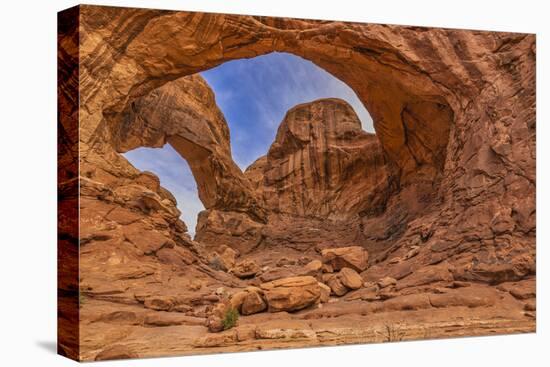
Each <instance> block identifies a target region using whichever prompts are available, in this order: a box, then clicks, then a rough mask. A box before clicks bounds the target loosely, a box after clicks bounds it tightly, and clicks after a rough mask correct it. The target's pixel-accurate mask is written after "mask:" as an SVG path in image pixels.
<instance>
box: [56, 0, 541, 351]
mask: <svg viewBox="0 0 550 367" xmlns="http://www.w3.org/2000/svg"><path fill="white" fill-rule="evenodd" d="M76 13H78V15H79V22H80V23H79V27H75V26H74V25H75V24H72V27H71V26H70V25H71V22H69V21H67V20H65V21H64V24H65V25H66V26H62V27H61V28H60V56H59V57H60V60H61V63H60V65H61V69H62V72H61V73H60V75H61V83H60V124H61V125H60V126H61V127H63V129H67V128H69V127H70V126H71V124H73V125H74V124H75V122H76V121H78V120H79V121H80V129H79V130H78V134H77V133H75V131H63V129H62V131H61V132H62V133H61V134H60V145H61V146H64V149H63V150H61V157H60V162H62V163H63V164H62V165H61V167H60V173H59V177H60V184H59V187H60V193H61V194H66V195H61V196H60V208H64V207H67V208H68V210H69V211H70V210H73V211H74V210H76V206H75V205H76V204H77V202H76V201H75V197H74V191H75V190H70V188H73V189H74V188H75V187H77V186H75V185H76V183H78V184H79V186H80V204H79V205H80V208H79V209H80V217H81V222H80V223H79V226H80V228H78V229H79V230H80V231H76V229H77V228H76V224H74V223H73V225H72V226H71V225H70V224H71V223H70V220H65V221H62V225H60V228H61V231H60V233H61V235H60V248H61V250H62V251H60V253H63V254H68V255H72V256H70V257H71V259H72V260H76V259H78V260H79V262H80V273H79V274H76V273H75V272H74V269H62V270H64V271H63V272H62V274H64V275H66V278H64V277H63V276H62V281H61V282H60V290H61V291H62V293H63V295H67V297H64V298H63V297H62V298H63V301H66V302H65V303H64V307H65V308H66V309H65V310H63V311H64V312H62V317H65V319H62V321H63V322H64V324H63V325H65V326H66V325H68V324H69V323H68V320H71V319H75V318H77V319H79V320H80V325H81V326H82V328H81V329H80V330H79V331H77V332H76V333H71V332H70V330H69V331H68V332H67V331H65V333H64V335H62V336H61V339H62V340H61V342H62V343H61V344H62V345H63V346H64V347H65V353H66V354H68V355H70V356H72V357H73V358H82V359H87V360H90V359H94V358H98V359H103V358H115V357H125V356H151V355H159V354H166V353H173V351H174V350H181V351H185V352H196V349H194V348H205V347H208V348H213V347H217V348H221V349H218V350H234V349H232V348H234V346H235V344H236V343H239V342H250V343H252V341H253V343H260V344H262V343H264V344H262V345H266V346H272V347H273V346H280V345H283V344H280V343H281V342H280V341H279V342H278V341H277V340H278V338H282V339H284V338H287V339H288V338H293V339H292V340H294V339H296V344H289V343H288V342H287V341H285V344H284V345H286V346H291V345H296V346H304V345H319V344H323V343H325V344H330V343H339V342H342V341H344V342H352V341H353V342H357V341H367V340H368V341H373V340H378V341H380V339H379V338H378V337H377V336H376V335H377V334H376V332H377V331H376V330H373V325H378V326H382V325H384V323H385V325H387V324H388V323H389V324H392V323H395V322H396V317H397V316H395V315H398V314H399V313H401V312H404V311H407V312H409V314H408V315H409V316H410V317H408V320H411V322H415V321H416V322H419V320H426V319H430V320H431V323H430V324H429V325H428V326H427V327H428V328H429V330H433V332H434V334H433V336H434V337H435V336H446V335H447V336H448V335H476V334H483V333H486V332H487V331H486V330H487V327H488V326H487V325H490V326H489V327H490V328H493V329H494V330H496V331H497V332H516V331H528V330H533V329H534V322H533V318H534V316H535V315H534V314H533V310H534V309H536V307H534V306H533V304H534V296H535V294H534V286H533V284H534V278H535V230H536V223H535V213H536V209H535V184H536V183H535V53H536V51H535V37H534V36H533V35H526V34H515V33H514V34H511V33H495V32H479V31H465V30H446V29H426V28H419V27H403V26H385V25H373V24H357V23H342V22H319V21H307V20H292V19H273V18H265V17H249V16H236V15H220V14H196V13H187V12H170V11H156V10H145V9H121V8H104V7H95V6H80V7H79V8H77V9H76V10H73V13H71V14H72V15H73V16H74V15H75V14H76ZM73 23H74V22H73ZM67 25H69V26H67ZM76 49H78V53H75V50H76ZM272 51H279V52H289V53H293V54H295V55H298V56H301V57H304V58H306V59H308V60H311V61H313V62H314V63H315V64H317V65H318V66H320V67H322V68H324V69H325V70H327V71H328V72H330V73H332V74H333V75H334V76H336V77H338V78H339V79H341V80H342V81H344V82H346V83H347V84H348V85H349V86H350V87H351V88H352V89H353V90H354V91H355V92H356V93H357V95H358V96H359V98H360V99H361V101H362V102H363V103H364V104H365V105H366V106H367V108H368V110H369V112H370V113H371V115H372V117H373V120H374V126H375V129H376V136H374V135H369V134H366V133H364V132H362V131H361V130H360V125H359V123H358V121H357V118H356V116H355V114H354V113H353V112H352V111H351V109H350V108H349V106H347V105H346V104H344V103H342V102H341V101H338V100H322V101H316V102H313V103H309V104H305V105H300V106H297V107H296V108H294V109H293V110H291V111H289V113H288V114H287V116H286V118H285V120H284V121H283V123H282V124H281V127H280V129H279V132H278V134H277V138H276V140H275V142H274V144H273V146H272V148H271V149H270V151H269V153H268V154H267V156H266V157H262V158H260V159H259V160H258V161H256V162H255V163H254V164H253V165H252V166H251V167H250V168H249V169H248V170H247V171H246V173H244V174H243V173H242V172H241V171H240V170H239V168H238V167H237V166H236V165H235V164H234V162H233V161H232V159H231V153H230V149H229V132H228V130H227V126H226V124H225V121H224V119H223V116H222V115H221V113H220V112H219V110H218V109H217V107H216V106H215V103H214V99H213V95H212V92H211V91H210V90H209V88H208V86H207V85H206V84H205V83H204V81H202V80H201V79H200V77H197V76H192V75H193V74H195V73H197V72H199V71H202V70H206V69H208V68H211V67H214V66H216V65H219V64H221V63H223V62H226V61H229V60H233V59H238V58H247V57H254V56H257V55H260V54H265V53H269V52H272ZM76 55H78V56H79V57H78V58H77V57H76ZM77 61H79V62H80V63H79V64H78V67H77V68H73V67H72V66H71V65H75V63H76V62H77ZM77 81H79V82H80V83H79V90H78V93H76V90H75V85H76V82H77ZM76 95H78V98H76ZM77 101H78V102H79V105H77ZM73 130H75V129H74V128H73ZM77 137H78V138H77ZM76 139H79V141H78V143H77V142H76ZM166 143H168V144H171V145H173V146H174V148H175V149H176V150H177V151H178V152H179V153H180V154H181V155H182V157H184V158H185V159H186V160H187V161H188V162H189V164H190V166H191V169H192V170H193V174H194V176H195V178H196V180H197V182H198V184H199V185H198V186H199V195H200V198H201V200H202V201H203V203H204V204H205V207H206V208H207V210H205V211H204V212H202V213H201V215H200V217H199V222H198V225H197V236H196V240H197V241H192V240H191V239H190V238H189V237H188V235H187V234H186V227H185V225H184V223H183V222H181V220H180V219H179V211H178V210H177V208H176V202H175V199H174V198H173V196H172V195H171V194H170V193H169V192H167V191H166V190H165V189H163V188H162V187H160V185H159V182H158V179H157V178H156V177H155V176H154V175H152V174H148V173H142V172H139V171H137V170H136V169H135V168H133V167H132V166H131V165H130V164H129V163H128V162H127V161H126V160H125V159H124V158H123V157H122V156H121V155H120V153H121V152H125V151H127V150H130V149H134V148H137V147H140V146H150V147H159V146H162V145H164V144H166ZM77 144H78V149H76V146H77ZM77 152H78V153H77ZM77 156H78V158H79V163H80V165H76V157H77ZM75 167H77V168H76V169H77V170H78V169H79V171H75ZM71 193H73V195H72V196H71ZM62 219H63V218H62ZM65 219H66V218H65ZM74 233H79V234H80V238H79V240H80V253H78V254H77V252H76V250H77V248H75V243H76V242H75V241H76V238H75V236H74ZM222 245H227V246H229V247H233V248H235V249H237V250H239V251H240V253H241V257H245V259H240V260H239V261H240V262H242V261H244V260H254V261H256V263H258V264H259V267H260V270H259V271H258V272H257V273H256V274H255V277H253V278H252V279H245V280H241V279H239V278H237V277H235V276H233V275H231V274H229V273H226V272H223V271H218V270H216V269H215V267H214V266H213V264H209V259H211V257H210V255H212V254H211V252H212V250H215V249H219V248H220V247H221V246H222ZM352 245H356V246H361V247H363V248H364V249H366V250H368V253H369V257H368V258H369V267H368V268H367V269H366V270H364V271H363V272H362V273H361V276H362V278H363V280H365V281H367V285H366V286H364V287H361V288H359V289H356V288H357V287H358V286H359V284H358V283H359V282H357V281H356V280H357V277H355V274H353V276H352V275H350V274H345V272H344V274H343V275H349V276H348V277H347V278H354V279H352V280H353V282H351V281H349V280H350V279H347V278H346V281H347V282H348V283H349V284H351V285H352V286H346V287H345V289H344V290H343V291H342V292H340V291H338V293H342V294H344V293H346V292H347V294H346V295H345V296H344V297H343V298H341V299H340V298H339V299H338V300H339V301H338V302H330V300H328V301H329V302H328V303H326V304H324V305H323V307H322V308H318V309H313V308H311V307H310V306H311V305H314V304H316V303H317V302H318V301H319V300H320V299H323V300H324V301H327V297H329V296H328V295H327V290H326V286H325V285H322V283H318V281H319V280H320V279H315V278H313V277H307V282H306V283H307V284H305V283H304V284H302V285H304V286H307V287H311V289H313V290H314V291H312V292H309V291H308V292H305V293H307V294H306V295H307V296H308V297H300V299H301V298H304V299H305V300H306V301H307V302H302V301H300V302H297V303H296V302H294V301H296V300H293V299H292V294H293V292H294V291H295V290H294V289H290V288H289V287H287V286H289V285H288V284H287V285H285V282H286V281H287V280H288V279H287V280H280V279H281V278H291V277H292V276H295V275H303V274H301V273H300V272H301V271H303V270H304V269H303V268H304V266H303V265H305V264H307V263H309V262H311V260H319V259H320V258H321V255H320V253H322V251H323V250H324V249H327V248H333V247H345V246H352ZM77 255H78V256H77ZM283 256H284V257H285V258H287V259H291V260H292V261H294V265H289V264H283V263H281V266H277V265H276V264H277V263H279V260H280V258H281V257H283ZM303 258H305V259H304V260H303V261H302V259H303ZM71 264H73V265H74V264H75V262H74V261H73V262H72V263H71ZM316 269H317V270H316V271H313V272H312V274H313V275H315V276H318V277H319V276H320V274H319V269H318V267H317V268H316ZM363 269H364V268H360V269H359V270H363ZM256 270H258V269H255V271H256ZM324 270H325V271H326V270H328V269H325V268H324ZM307 271H308V272H309V270H307ZM77 275H79V277H80V278H79V279H78V280H79V283H80V284H79V286H80V290H81V293H80V294H81V295H82V296H83V297H84V299H85V300H86V301H81V302H79V303H80V307H81V309H80V310H75V304H76V302H75V301H76V297H78V292H77V291H76V289H77V287H76V284H74V283H75V282H76V276H77ZM343 275H341V276H339V277H343ZM256 277H257V278H258V279H257V278H256ZM325 277H329V278H330V276H325ZM261 279H263V280H266V279H270V280H274V279H275V281H276V282H277V284H278V286H277V287H275V288H273V289H271V288H270V289H265V290H264V291H265V292H275V293H274V294H275V296H276V297H274V298H273V297H271V296H273V294H271V296H266V297H267V298H268V299H267V302H266V304H267V305H268V306H269V308H270V309H272V310H291V311H294V310H299V309H300V310H301V311H300V312H301V313H300V314H299V315H295V316H293V317H292V320H290V318H289V317H288V316H285V317H282V316H281V315H279V316H277V318H275V319H273V318H270V316H266V315H269V314H267V313H265V312H264V313H262V312H260V311H257V310H260V309H263V308H264V305H263V303H262V302H263V299H262V298H261V297H260V298H258V297H259V296H258V297H254V298H251V299H250V302H249V303H250V304H249V305H248V306H250V307H249V308H250V309H249V311H250V312H251V313H253V312H260V313H258V314H256V315H254V316H251V317H255V318H256V319H254V320H256V321H255V325H256V326H255V327H254V328H253V329H252V332H250V329H247V328H246V326H247V325H238V327H237V328H236V330H229V331H227V332H224V333H222V334H220V336H217V337H214V336H207V337H205V336H204V333H206V330H207V329H206V326H200V325H197V324H198V323H199V324H202V323H203V322H206V320H207V319H208V317H209V316H210V315H212V314H215V313H216V312H219V311H220V310H221V308H220V307H218V306H214V305H227V299H226V297H227V292H230V293H235V292H234V291H235V290H236V289H237V288H245V287H246V286H249V285H259V282H260V280H261ZM342 279H344V278H342ZM342 279H340V278H338V281H339V283H342V285H345V284H344V283H343V282H342ZM312 280H313V281H312ZM63 281H65V283H64V282H63ZM314 283H315V284H314ZM349 284H348V285H349ZM279 285H280V286H281V287H279ZM336 285H338V284H336ZM336 285H335V287H336ZM497 285H498V287H497ZM222 286H223V287H222ZM518 287H519V288H522V287H524V288H526V289H530V290H531V291H529V292H519V291H517V289H518ZM278 288H281V290H280V291H281V292H282V293H283V296H284V297H283V298H281V299H282V300H283V301H284V302H283V303H285V304H284V305H282V306H281V307H279V306H273V304H275V303H276V302H277V299H278V297H279V295H278V294H277V292H279V290H277V289H278ZM287 288H289V289H287ZM336 288H338V289H340V288H341V287H336ZM228 290H229V291H228ZM348 291H349V292H348ZM300 292H301V290H300ZM256 296H257V295H256ZM281 297H282V296H281ZM285 297H286V298H285ZM260 301H262V302H260ZM324 301H323V302H324ZM248 306H247V309H248ZM216 307H218V308H219V309H218V308H216ZM303 307H305V309H304V308H303ZM241 310H242V305H241ZM118 312H123V313H122V314H119V313H118ZM174 312H184V313H186V315H184V316H185V317H182V316H181V315H173V313H174ZM247 312H248V311H247ZM374 314H376V315H375V316H371V315H374ZM75 315H76V316H75ZM220 318H221V315H217V319H216V320H218V321H219V319H220ZM334 318H338V325H339V326H338V328H335V327H334V325H333V324H331V323H330V319H334ZM401 319H402V318H399V320H401ZM457 319H460V320H462V321H461V322H462V325H463V326H462V329H456V322H454V321H456V320H457ZM464 320H467V322H464ZM476 320H477V321H476ZM479 320H481V321H479ZM114 322H116V323H117V327H115V328H113V323H114ZM287 322H288V323H291V326H289V325H287V324H286V323H287ZM313 323H315V327H312V326H311V325H313ZM180 324H187V325H189V326H193V327H195V328H196V332H194V334H192V335H191V336H185V338H187V339H185V343H183V344H182V343H181V339H178V338H174V337H173V335H172V334H170V333H165V334H162V333H161V334H159V333H151V331H150V330H148V328H153V329H154V328H156V327H161V326H162V327H166V326H167V325H168V326H170V325H180ZM218 324H219V323H218ZM143 325H147V326H148V328H143V327H141V326H143ZM480 325H483V326H480ZM215 326H216V327H217V329H219V326H220V325H215ZM248 326H250V325H248ZM345 327H347V328H348V329H345ZM343 328H344V329H343ZM358 328H359V329H361V331H358V330H359V329H358ZM421 328H422V327H420V326H419V325H412V326H410V328H409V329H407V338H421V337H422V334H421V332H425V329H423V331H420V330H421ZM193 330H195V329H193ZM281 330H283V331H284V330H286V331H285V332H282V331H281ZM79 332H80V334H79ZM326 335H331V338H332V339H330V340H327V339H326ZM180 336H181V335H179V336H178V337H180ZM77 340H81V341H82V342H83V345H82V348H81V350H78V346H75V344H77ZM174 340H177V341H178V345H177V346H175V345H174ZM285 340H286V339H285ZM278 343H279V344H278ZM108 345H116V346H117V347H116V348H114V349H113V350H110V349H109V348H108V347H107V346H108ZM251 345H252V344H251ZM224 348H225V349H224ZM243 348H245V349H246V347H243Z"/></svg>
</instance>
